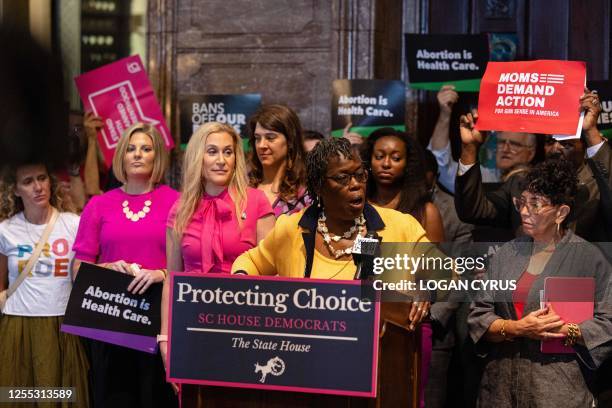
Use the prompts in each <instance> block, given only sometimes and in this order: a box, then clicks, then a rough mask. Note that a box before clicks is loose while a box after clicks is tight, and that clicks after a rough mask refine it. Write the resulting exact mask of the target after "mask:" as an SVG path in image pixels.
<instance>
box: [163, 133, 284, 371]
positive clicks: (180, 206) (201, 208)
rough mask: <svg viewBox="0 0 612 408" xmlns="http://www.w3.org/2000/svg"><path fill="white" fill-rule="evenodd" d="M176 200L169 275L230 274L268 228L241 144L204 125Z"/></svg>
mask: <svg viewBox="0 0 612 408" xmlns="http://www.w3.org/2000/svg"><path fill="white" fill-rule="evenodd" d="M182 186H183V189H182V193H181V198H180V199H179V201H177V203H176V204H175V205H174V207H173V208H172V210H171V211H170V216H169V217H168V224H167V230H166V231H167V232H166V240H167V245H166V251H167V260H168V270H169V271H173V272H176V271H185V272H195V273H228V274H229V273H230V270H231V266H232V263H233V262H234V260H235V259H236V258H237V257H238V256H239V255H241V254H242V253H243V252H245V251H246V250H248V249H250V248H253V247H255V246H256V245H257V243H258V242H259V241H260V240H262V239H263V238H264V237H265V236H266V234H267V233H268V232H269V231H270V230H271V229H272V227H274V222H275V217H274V212H273V210H272V206H271V205H270V202H269V201H268V199H267V198H266V196H265V194H264V193H263V192H262V191H260V190H257V189H254V188H250V187H248V178H247V171H246V160H245V157H244V153H243V150H242V140H241V139H240V136H238V134H237V133H236V131H235V130H234V128H232V127H231V126H229V125H225V124H222V123H217V122H210V123H206V124H204V125H203V126H201V127H200V128H199V129H198V130H197V131H196V132H195V133H194V134H193V136H192V137H191V139H190V140H189V143H188V144H187V149H186V151H185V157H184V166H183V183H182ZM169 290H170V288H169V284H168V280H167V279H166V281H165V282H164V292H163V296H162V324H161V333H162V334H161V335H160V337H159V338H160V350H161V352H162V356H163V358H164V362H166V352H167V342H166V337H165V335H166V334H167V332H168V314H167V312H168V293H169Z"/></svg>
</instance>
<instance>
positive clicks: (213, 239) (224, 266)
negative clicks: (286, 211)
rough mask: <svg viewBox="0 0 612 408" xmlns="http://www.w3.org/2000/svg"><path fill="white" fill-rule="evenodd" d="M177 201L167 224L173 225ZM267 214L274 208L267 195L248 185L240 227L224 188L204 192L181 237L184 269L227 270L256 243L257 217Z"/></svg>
mask: <svg viewBox="0 0 612 408" xmlns="http://www.w3.org/2000/svg"><path fill="white" fill-rule="evenodd" d="M178 204H179V201H177V203H176V204H175V205H174V207H173V208H172V210H171V212H170V216H169V217H168V228H174V221H175V218H176V212H177V210H178ZM270 214H274V211H273V210H272V206H271V205H270V202H269V201H268V199H267V198H266V195H265V194H264V193H263V192H262V191H260V190H257V189H255V188H248V189H247V204H246V209H245V211H244V212H243V214H241V215H240V217H241V218H242V220H241V221H242V228H241V227H240V226H239V224H238V218H237V217H236V209H235V206H234V201H233V200H232V198H231V196H230V195H229V193H228V191H227V189H225V190H224V191H223V192H222V193H221V194H219V195H218V196H209V195H205V196H204V197H203V198H202V201H201V202H200V205H199V206H198V208H197V209H196V211H195V213H194V215H193V217H192V218H191V221H190V222H189V224H188V225H187V227H186V228H185V231H184V232H183V238H182V239H181V252H182V254H183V268H184V270H185V271H186V272H213V273H214V272H216V273H229V272H230V270H231V268H232V263H234V260H235V259H236V258H237V257H238V256H239V255H242V253H244V252H245V251H247V250H249V249H251V248H253V247H254V246H256V245H257V220H258V219H260V218H262V217H264V216H266V215H270Z"/></svg>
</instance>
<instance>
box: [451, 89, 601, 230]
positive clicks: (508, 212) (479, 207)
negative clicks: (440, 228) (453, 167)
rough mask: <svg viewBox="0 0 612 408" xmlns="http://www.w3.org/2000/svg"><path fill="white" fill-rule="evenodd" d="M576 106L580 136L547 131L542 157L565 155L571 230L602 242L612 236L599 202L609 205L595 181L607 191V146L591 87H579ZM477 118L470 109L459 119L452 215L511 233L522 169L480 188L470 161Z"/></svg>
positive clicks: (477, 138)
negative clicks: (572, 206) (571, 187)
mask: <svg viewBox="0 0 612 408" xmlns="http://www.w3.org/2000/svg"><path fill="white" fill-rule="evenodd" d="M580 109H581V110H582V111H584V112H585V116H584V122H583V126H582V137H581V138H580V139H568V138H565V137H561V138H556V137H552V136H548V137H547V140H546V145H545V153H546V156H547V157H548V156H551V155H560V156H562V157H564V158H565V159H566V160H571V161H572V162H573V163H574V164H575V166H576V168H577V170H578V181H579V183H580V185H579V196H578V198H577V200H576V202H577V206H576V211H575V212H574V214H573V222H572V229H574V230H575V232H576V234H577V235H579V236H581V237H583V238H585V239H587V240H589V241H608V240H610V238H612V230H610V229H609V228H607V227H608V222H607V220H608V219H609V218H610V214H609V210H607V211H606V209H605V208H604V207H606V206H608V205H609V204H607V202H606V201H605V200H604V202H603V203H602V202H600V201H601V200H600V187H599V185H601V186H602V188H603V187H607V189H606V192H604V196H605V194H609V193H607V191H609V188H610V186H612V176H611V174H610V169H611V168H612V151H611V149H610V146H609V145H608V143H607V142H606V140H605V139H604V138H603V136H602V135H601V134H600V133H599V131H598V130H597V118H598V117H599V113H600V112H601V104H600V102H599V97H598V95H597V92H591V91H589V90H585V93H584V95H582V97H581V98H580ZM477 118H478V113H477V112H474V113H473V114H467V115H464V116H462V117H461V120H460V122H461V124H460V126H461V129H460V133H461V157H460V159H459V167H458V170H457V178H456V180H455V208H456V210H457V215H458V216H459V218H460V219H461V220H462V221H463V222H468V223H472V224H476V225H493V226H497V227H506V228H512V229H513V231H514V232H515V234H516V235H520V234H521V231H520V225H521V219H520V215H519V213H518V212H517V211H516V209H515V208H514V205H513V201H512V198H513V197H518V196H519V195H520V194H521V192H522V187H523V186H522V182H521V181H522V178H523V176H524V172H517V173H516V174H513V175H511V176H510V177H509V178H508V179H507V180H506V181H505V182H504V183H503V184H502V185H501V186H500V187H499V188H498V189H496V190H494V191H491V192H488V193H485V191H484V189H483V186H482V176H481V173H480V166H475V164H477V161H478V149H479V148H480V145H481V144H482V143H483V140H484V135H483V134H482V133H481V132H479V131H478V130H476V129H475V128H474V123H475V121H476V120H477ZM585 153H586V155H585ZM585 156H586V158H585ZM593 170H595V175H594V171H593ZM598 184H599V185H598ZM610 225H612V223H611V224H610Z"/></svg>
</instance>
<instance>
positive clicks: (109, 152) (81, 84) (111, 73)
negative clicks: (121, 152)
mask: <svg viewBox="0 0 612 408" xmlns="http://www.w3.org/2000/svg"><path fill="white" fill-rule="evenodd" d="M74 80H75V82H76V86H77V89H78V90H79V94H80V95H81V99H82V101H83V105H84V106H85V110H89V111H92V112H93V113H94V114H95V115H97V116H101V117H102V119H103V120H104V127H103V128H102V131H101V132H100V134H99V135H98V140H99V142H100V143H99V145H100V148H101V150H102V153H103V154H104V159H105V161H106V163H107V164H108V165H109V166H110V165H111V164H112V162H113V154H114V152H115V147H116V146H117V142H118V141H119V138H120V137H121V135H122V133H123V131H124V130H126V129H127V128H129V127H130V126H132V125H133V124H134V123H136V122H145V123H149V124H151V125H153V126H155V127H156V128H157V130H159V132H160V133H161V135H162V137H163V138H164V143H165V145H166V148H167V149H171V148H172V147H173V146H174V140H173V139H172V135H171V134H170V131H169V130H168V126H167V125H166V122H165V120H164V116H163V114H162V111H161V108H160V107H159V104H158V103H157V98H155V93H154V92H153V87H151V83H150V82H149V77H148V76H147V73H146V71H145V69H144V66H143V65H142V61H141V60H140V57H139V56H138V55H133V56H131V57H127V58H123V59H120V60H119V61H115V62H113V63H111V64H108V65H104V66H103V67H100V68H98V69H95V70H93V71H89V72H87V73H85V74H83V75H81V76H78V77H76V78H75V79H74Z"/></svg>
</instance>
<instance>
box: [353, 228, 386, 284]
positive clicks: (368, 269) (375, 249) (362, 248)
mask: <svg viewBox="0 0 612 408" xmlns="http://www.w3.org/2000/svg"><path fill="white" fill-rule="evenodd" d="M381 241H382V238H381V237H380V236H378V234H377V233H376V231H368V233H367V234H366V236H365V237H363V238H362V237H361V236H357V238H355V243H354V244H353V249H352V254H353V262H354V263H355V266H356V267H357V270H356V272H355V277H354V279H366V278H367V277H368V276H370V275H372V273H373V264H374V257H375V256H376V255H377V254H378V253H379V252H380V248H379V245H380V242H381Z"/></svg>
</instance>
